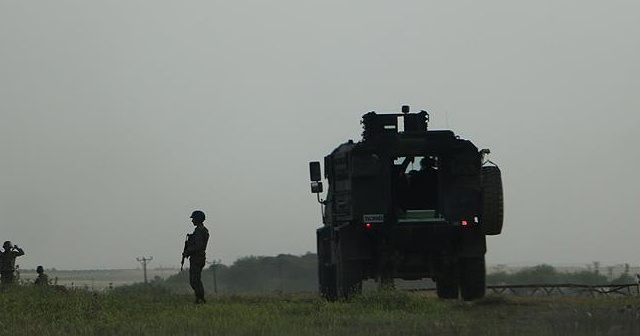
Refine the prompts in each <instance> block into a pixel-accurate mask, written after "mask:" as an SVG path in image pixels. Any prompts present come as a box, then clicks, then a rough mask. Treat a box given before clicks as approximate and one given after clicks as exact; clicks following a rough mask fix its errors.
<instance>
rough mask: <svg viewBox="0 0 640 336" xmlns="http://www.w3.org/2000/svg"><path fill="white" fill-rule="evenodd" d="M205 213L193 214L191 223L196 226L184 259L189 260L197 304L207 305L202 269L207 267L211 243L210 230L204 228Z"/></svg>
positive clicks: (197, 211) (189, 238)
mask: <svg viewBox="0 0 640 336" xmlns="http://www.w3.org/2000/svg"><path fill="white" fill-rule="evenodd" d="M204 218H205V217H204V212H202V211H200V210H196V211H194V212H193V213H191V223H193V225H194V226H195V229H194V230H193V233H192V234H190V235H188V238H187V242H186V244H185V246H184V251H183V252H182V257H186V258H189V284H190V285H191V288H193V291H194V292H195V294H196V303H205V302H206V301H205V299H204V287H203V286H202V269H203V268H204V265H205V258H206V257H205V250H206V249H207V242H208V241H209V230H207V228H206V227H204Z"/></svg>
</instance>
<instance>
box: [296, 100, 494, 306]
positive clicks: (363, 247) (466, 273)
mask: <svg viewBox="0 0 640 336" xmlns="http://www.w3.org/2000/svg"><path fill="white" fill-rule="evenodd" d="M428 122H429V114H428V113H427V112H425V111H420V112H418V113H412V112H410V111H409V107H408V106H403V107H402V111H401V113H387V114H378V113H376V112H369V113H367V114H365V115H364V116H363V117H362V122H361V123H362V125H363V128H364V132H363V133H362V140H361V141H359V142H354V141H352V140H349V141H347V142H345V143H343V144H341V145H340V146H338V147H337V148H336V149H334V150H333V151H332V152H331V154H329V155H327V156H326V157H325V158H324V171H325V174H324V177H325V178H326V179H327V182H328V190H327V192H326V196H325V197H326V199H324V200H322V199H321V197H320V193H322V192H323V186H322V174H321V167H320V162H317V161H314V162H310V164H309V167H310V175H311V189H312V192H313V193H316V194H317V195H318V196H317V197H318V201H319V202H320V203H321V207H322V221H323V226H322V227H320V228H319V229H317V232H316V234H317V244H318V277H319V285H320V293H321V295H323V296H324V297H326V298H327V299H330V300H333V299H337V298H341V297H343V298H346V297H349V296H350V295H351V294H353V293H357V292H359V291H360V290H361V288H362V282H363V280H366V279H375V280H376V281H378V283H379V284H380V286H393V281H394V279H397V278H399V279H406V280H417V279H423V278H431V279H433V280H434V281H435V282H436V288H437V294H438V296H439V297H440V298H451V299H452V298H458V297H459V296H461V297H462V298H463V299H464V300H474V299H478V298H482V297H483V296H484V294H485V282H486V281H485V278H486V273H485V253H486V239H485V236H486V235H498V234H500V232H501V231H502V222H503V194H502V179H501V173H500V169H499V168H498V167H497V166H496V165H495V164H493V163H492V162H491V161H489V160H487V159H486V155H487V154H488V153H489V150H488V149H482V150H478V148H477V147H476V146H475V145H474V144H473V143H472V142H471V141H469V140H464V139H461V138H460V137H459V136H456V135H455V134H454V133H453V132H452V131H450V130H429V129H428Z"/></svg>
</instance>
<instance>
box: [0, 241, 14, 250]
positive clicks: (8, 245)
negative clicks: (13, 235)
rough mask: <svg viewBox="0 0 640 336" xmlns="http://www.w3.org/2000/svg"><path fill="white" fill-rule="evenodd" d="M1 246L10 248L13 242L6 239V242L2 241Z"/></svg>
mask: <svg viewBox="0 0 640 336" xmlns="http://www.w3.org/2000/svg"><path fill="white" fill-rule="evenodd" d="M2 247H4V248H5V249H10V248H11V247H13V244H11V241H9V240H7V241H6V242H4V244H2Z"/></svg>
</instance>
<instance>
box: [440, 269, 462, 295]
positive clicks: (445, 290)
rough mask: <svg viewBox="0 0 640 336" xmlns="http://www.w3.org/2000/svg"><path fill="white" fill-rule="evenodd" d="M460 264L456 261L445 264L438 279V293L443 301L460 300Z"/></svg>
mask: <svg viewBox="0 0 640 336" xmlns="http://www.w3.org/2000/svg"><path fill="white" fill-rule="evenodd" d="M458 278H459V276H458V263H457V262H455V261H454V260H451V261H449V262H446V263H444V265H443V267H442V272H441V273H440V275H439V276H438V277H437V278H436V292H437V294H438V297H439V298H441V299H457V298H458V287H459V286H458V283H459V282H458Z"/></svg>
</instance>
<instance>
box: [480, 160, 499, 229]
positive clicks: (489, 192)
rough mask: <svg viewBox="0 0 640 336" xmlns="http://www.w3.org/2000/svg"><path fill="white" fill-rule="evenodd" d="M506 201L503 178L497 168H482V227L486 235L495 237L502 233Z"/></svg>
mask: <svg viewBox="0 0 640 336" xmlns="http://www.w3.org/2000/svg"><path fill="white" fill-rule="evenodd" d="M503 217H504V199H503V194H502V176H501V173H500V168H498V167H497V166H484V167H482V216H481V221H480V225H481V226H482V228H483V231H484V234H485V235H489V236H493V235H499V234H500V232H502V222H503Z"/></svg>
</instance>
